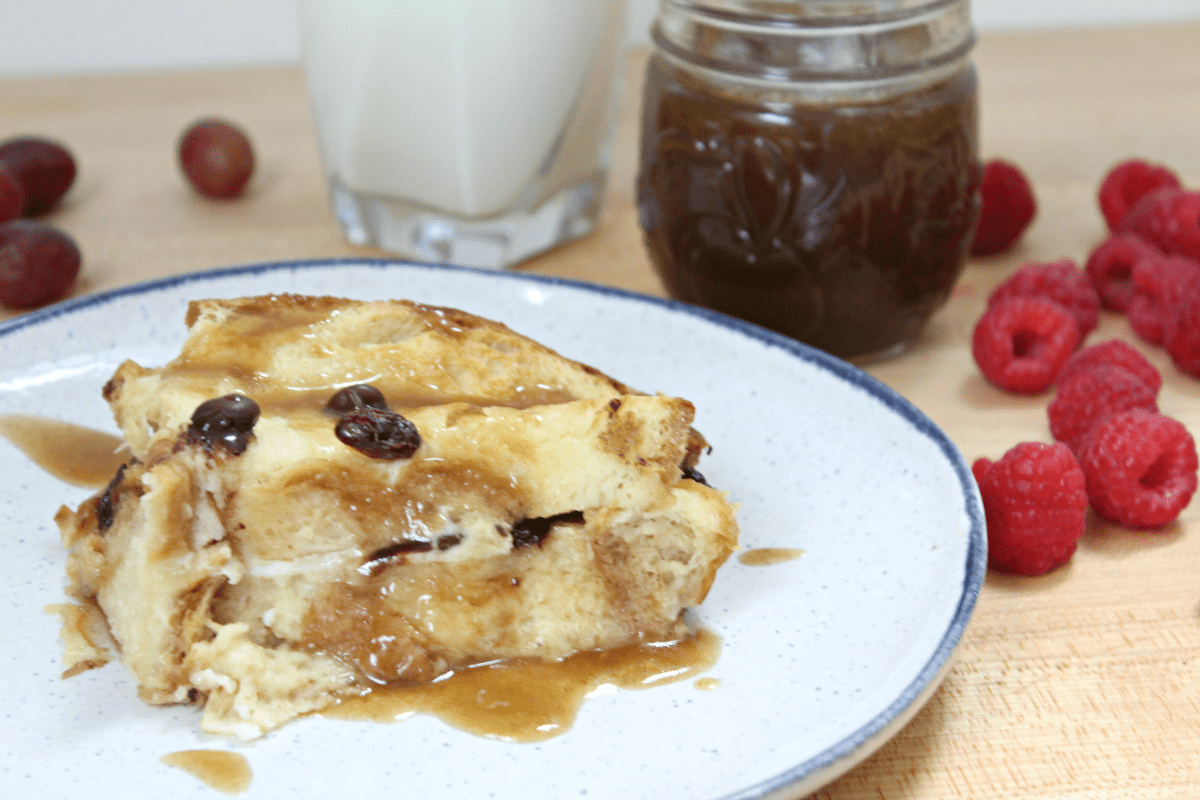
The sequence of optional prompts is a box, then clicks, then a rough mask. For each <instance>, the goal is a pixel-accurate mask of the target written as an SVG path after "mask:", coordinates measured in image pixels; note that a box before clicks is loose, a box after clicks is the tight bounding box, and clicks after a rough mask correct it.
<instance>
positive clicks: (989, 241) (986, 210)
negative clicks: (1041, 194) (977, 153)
mask: <svg viewBox="0 0 1200 800" xmlns="http://www.w3.org/2000/svg"><path fill="white" fill-rule="evenodd" d="M979 196H980V199H981V201H982V205H981V206H980V209H979V225H978V226H976V228H975V239H974V241H972V242H971V255H973V256H990V255H993V254H994V253H1000V252H1003V251H1005V250H1007V249H1008V248H1010V247H1012V245H1013V243H1014V242H1016V241H1017V239H1019V238H1021V234H1022V233H1024V232H1025V229H1026V228H1027V227H1029V223H1030V222H1031V221H1032V220H1033V215H1034V214H1035V213H1037V200H1036V199H1035V198H1034V196H1033V189H1032V188H1031V187H1030V186H1029V180H1028V179H1027V178H1026V177H1025V173H1023V172H1021V170H1020V168H1019V167H1017V165H1015V164H1011V163H1009V162H1007V161H1002V160H1000V159H995V160H993V161H989V162H987V163H986V164H984V166H983V179H982V181H981V183H980V186H979Z"/></svg>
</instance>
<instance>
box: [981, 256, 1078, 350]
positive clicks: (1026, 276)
mask: <svg viewBox="0 0 1200 800" xmlns="http://www.w3.org/2000/svg"><path fill="white" fill-rule="evenodd" d="M1029 296H1042V297H1047V298H1049V299H1051V300H1054V301H1055V302H1057V303H1059V304H1060V305H1062V306H1063V308H1065V309H1067V310H1068V311H1070V312H1071V313H1072V314H1074V315H1075V319H1076V320H1078V321H1079V333H1080V336H1087V335H1088V334H1089V333H1091V332H1092V331H1093V330H1095V328H1096V326H1097V325H1099V324H1100V297H1099V295H1097V294H1096V289H1095V287H1093V286H1092V282H1091V281H1090V280H1088V276H1087V274H1086V273H1084V272H1083V271H1082V270H1080V269H1079V267H1077V266H1076V265H1075V262H1074V261H1072V260H1071V259H1069V258H1063V259H1060V260H1058V261H1054V262H1051V263H1049V264H1026V265H1025V266H1023V267H1021V268H1020V269H1019V270H1017V271H1016V272H1014V273H1013V274H1012V277H1011V278H1009V279H1008V280H1006V281H1005V282H1004V283H1002V284H1000V285H999V286H997V287H996V289H995V291H993V292H992V294H991V296H990V297H988V306H992V305H995V304H996V303H998V302H1000V301H1002V300H1007V299H1009V298H1011V297H1029Z"/></svg>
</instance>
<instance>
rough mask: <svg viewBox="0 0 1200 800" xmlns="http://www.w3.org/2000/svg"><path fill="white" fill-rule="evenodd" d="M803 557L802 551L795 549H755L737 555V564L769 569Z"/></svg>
mask: <svg viewBox="0 0 1200 800" xmlns="http://www.w3.org/2000/svg"><path fill="white" fill-rule="evenodd" d="M803 557H804V551H803V550H800V549H799V548H795V547H755V548H752V549H750V550H743V551H742V552H740V553H738V562H739V563H741V564H745V565H746V566H748V567H769V566H771V565H772V564H782V563H783V562H785V561H795V560H796V559H798V558H803Z"/></svg>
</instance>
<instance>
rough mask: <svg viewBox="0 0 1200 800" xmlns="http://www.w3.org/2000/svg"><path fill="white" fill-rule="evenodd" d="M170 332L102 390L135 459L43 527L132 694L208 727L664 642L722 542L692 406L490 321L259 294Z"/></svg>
mask: <svg viewBox="0 0 1200 800" xmlns="http://www.w3.org/2000/svg"><path fill="white" fill-rule="evenodd" d="M187 324H188V327H189V335H188V338H187V340H186V342H185V344H184V346H183V350H182V352H181V353H180V355H179V356H178V357H177V358H176V359H175V360H173V361H171V362H170V363H168V364H166V365H165V366H163V367H161V368H156V369H147V368H144V367H141V366H139V365H137V364H135V363H132V362H126V363H125V364H123V365H122V366H121V367H120V368H119V369H118V370H117V372H116V374H115V375H114V376H113V378H112V379H111V381H109V383H108V384H107V385H106V386H105V389H104V393H105V397H106V398H107V400H108V401H109V403H110V405H111V407H112V410H113V413H114V415H115V417H116V419H117V422H118V424H119V425H120V427H121V429H122V431H123V432H124V438H125V441H126V443H127V445H128V447H129V450H130V453H131V459H130V462H129V464H127V465H126V466H125V467H124V468H123V469H122V470H121V471H120V472H119V473H118V474H117V475H116V476H115V477H114V478H113V481H112V482H111V483H110V485H109V486H108V488H107V489H106V490H105V491H103V492H101V493H100V494H98V495H97V496H96V497H94V498H92V499H91V500H89V501H86V502H84V503H83V504H82V505H81V506H80V507H79V508H78V509H77V510H74V511H72V510H70V509H66V508H64V509H62V510H60V512H59V515H58V517H57V521H58V523H59V526H60V528H61V530H62V533H63V538H64V543H65V545H66V546H67V547H68V548H69V550H70V554H69V558H68V575H69V578H70V582H71V588H72V593H73V594H74V595H75V596H76V597H77V598H78V599H79V600H80V601H82V603H83V606H84V607H90V608H98V609H99V611H101V612H102V614H103V619H104V620H105V622H106V624H107V628H108V630H109V631H110V632H111V635H112V639H113V640H114V641H115V643H116V646H117V648H118V649H119V651H120V654H121V660H122V661H123V662H124V663H125V665H126V666H127V668H128V669H129V670H130V671H131V672H132V673H133V674H134V676H136V678H137V681H138V684H139V692H140V694H141V696H142V697H143V699H145V700H146V701H148V702H151V703H159V704H164V703H184V702H192V703H202V704H203V707H204V715H203V722H202V726H203V728H204V729H205V730H206V731H208V732H212V733H217V734H230V735H236V736H239V737H241V738H253V737H255V736H258V735H261V734H262V733H264V732H266V731H268V730H271V729H272V728H275V727H277V726H278V725H280V724H282V723H284V722H286V721H287V720H289V719H291V718H293V717H295V716H297V715H300V714H303V713H307V712H310V711H315V710H319V709H321V708H324V707H326V706H328V705H330V704H331V703H335V702H337V700H338V699H339V698H341V697H345V696H352V695H360V694H363V693H366V692H368V691H370V690H371V688H372V687H374V686H377V685H380V684H390V683H398V682H413V681H429V680H432V679H433V678H435V677H437V676H438V675H440V674H442V673H444V672H445V671H447V670H449V669H453V668H455V667H457V666H463V665H468V664H472V663H477V662H481V661H488V660H493V659H511V658H536V659H547V660H556V659H561V658H563V657H565V656H567V655H569V654H571V653H573V652H577V651H581V650H588V649H594V648H609V647H615V646H620V645H624V644H629V643H634V642H642V641H655V640H669V639H673V638H678V637H679V636H681V635H682V634H683V633H684V632H685V630H684V623H683V611H684V609H686V608H687V607H689V606H694V605H696V604H699V603H700V602H701V600H703V598H704V596H705V594H706V593H707V591H708V589H709V587H710V585H711V584H712V581H713V579H714V575H715V572H716V570H717V568H718V567H719V566H720V565H721V563H722V562H723V561H724V560H725V559H726V558H727V557H728V555H729V554H730V552H731V551H732V550H733V549H734V548H735V547H736V539H737V527H736V522H735V518H734V512H733V508H732V507H731V505H730V504H729V502H728V501H727V499H726V498H725V496H724V494H723V493H721V492H718V491H716V490H714V489H712V488H710V487H709V486H707V485H706V484H705V483H704V482H703V479H702V478H701V477H700V475H699V473H698V472H696V471H695V466H696V461H697V459H698V458H699V456H700V454H701V451H702V450H703V449H704V447H705V443H704V440H703V439H702V438H701V436H700V435H699V434H698V433H697V432H696V431H695V430H694V429H693V428H692V427H691V422H692V417H693V412H694V409H693V407H692V405H691V403H689V402H688V401H687V400H683V399H680V398H675V397H667V396H662V395H645V394H641V393H639V392H636V391H634V390H632V389H631V388H629V387H628V386H625V385H624V384H622V383H620V382H618V381H616V380H613V379H612V378H609V377H607V376H606V375H603V374H601V373H600V372H598V371H597V370H595V369H592V368H590V367H587V366H585V365H582V364H579V363H577V362H574V361H571V360H569V359H566V358H564V357H562V356H560V355H558V354H557V353H555V352H554V351H552V350H550V349H548V348H546V347H543V346H542V345H540V344H538V343H536V342H534V341H532V340H530V339H528V338H525V337H523V336H520V335H518V334H516V333H514V332H513V331H511V330H509V329H508V328H506V327H505V326H503V325H501V324H499V323H495V322H491V321H488V320H485V319H482V318H480V317H476V316H473V315H471V314H467V313H464V312H461V311H456V310H452V309H447V308H434V307H430V306H424V305H420V304H416V303H411V302H406V301H388V302H359V301H351V300H343V299H337V298H328V297H301V296H266V297H252V298H242V299H237V300H207V301H200V302H196V303H193V304H192V305H191V307H190V308H189V311H188V317H187ZM78 617H79V615H75V616H68V615H65V616H64V620H66V623H65V625H64V629H67V628H70V627H71V625H72V623H71V620H72V619H77V618H78ZM68 633H71V632H70V631H68ZM75 633H77V632H75ZM67 638H68V639H69V640H76V641H77V640H79V638H80V637H79V636H77V635H74V634H72V635H71V636H69V637H67ZM77 650H78V649H77ZM82 651H83V652H85V653H90V651H88V648H86V647H84V648H82ZM79 658H80V660H81V662H83V661H86V663H82V666H81V665H72V664H68V665H67V666H68V669H69V670H70V669H72V668H74V669H79V668H85V667H87V666H92V665H95V664H97V663H101V659H97V658H95V657H94V653H91V654H89V655H88V657H87V658H86V659H85V658H84V656H79Z"/></svg>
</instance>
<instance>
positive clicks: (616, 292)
mask: <svg viewBox="0 0 1200 800" xmlns="http://www.w3.org/2000/svg"><path fill="white" fill-rule="evenodd" d="M343 266H345V267H354V268H366V269H380V270H388V269H391V268H395V267H402V268H406V269H417V270H429V271H446V272H452V273H464V274H475V275H482V276H487V277H488V278H494V279H496V280H512V281H520V282H524V283H529V284H536V285H543V286H561V287H569V288H571V289H576V290H581V291H585V292H590V293H595V294H599V295H607V296H611V297H614V298H619V299H622V300H626V301H631V302H634V303H644V304H646V305H647V306H654V307H660V308H664V309H669V310H671V311H673V312H679V313H684V314H688V315H692V316H694V317H697V318H700V319H702V320H704V321H706V322H708V323H711V324H712V325H716V326H720V327H723V328H728V329H731V330H733V331H735V332H737V333H740V334H741V335H743V336H745V337H748V338H751V339H754V340H757V341H759V342H761V343H763V344H765V345H768V346H769V347H772V348H779V349H781V350H783V351H785V352H787V353H788V354H790V355H792V356H794V357H796V358H798V359H801V360H803V361H806V362H809V363H811V364H814V365H816V366H818V367H819V368H820V369H823V370H825V371H827V372H829V373H832V374H833V375H834V376H836V377H837V378H839V379H840V380H842V381H844V382H846V383H849V384H851V385H853V386H855V387H857V388H858V389H860V390H862V391H863V392H866V393H867V394H869V395H870V396H871V397H873V398H874V399H876V400H877V401H879V402H880V403H882V404H883V405H884V406H886V407H887V408H888V409H889V410H890V411H892V412H893V413H895V414H897V415H899V416H900V417H902V418H903V419H904V420H905V421H907V423H908V424H910V425H911V426H912V427H913V428H914V429H915V430H917V431H918V432H919V433H920V434H921V435H922V436H924V437H926V438H927V439H929V440H930V441H931V442H933V443H934V444H935V445H936V447H937V448H938V449H939V450H940V451H941V453H942V454H943V456H944V457H945V459H946V461H947V462H949V464H951V465H952V466H953V470H954V473H955V475H956V477H957V480H958V482H959V485H960V489H961V492H962V497H963V498H964V499H965V513H966V515H967V517H968V520H969V531H968V542H967V547H966V564H965V568H964V573H963V585H962V587H961V594H960V596H959V599H958V604H957V607H956V609H955V610H954V613H953V615H952V617H951V619H950V621H949V624H948V625H947V627H946V629H945V632H944V634H943V635H942V637H941V640H940V642H939V643H938V645H937V646H936V647H935V649H934V650H933V652H932V653H931V654H930V656H929V657H928V660H927V661H926V662H925V664H924V666H923V667H922V668H921V669H920V670H919V672H918V673H917V674H916V676H915V677H914V678H913V679H912V680H911V682H910V683H909V684H908V686H907V687H906V688H905V689H904V690H903V691H902V692H901V693H900V694H899V695H898V696H896V697H895V699H894V700H893V701H892V702H891V703H890V704H889V705H888V706H887V707H886V708H884V709H883V710H881V711H880V712H879V713H878V714H876V715H875V716H874V718H872V719H870V720H869V721H868V722H866V723H865V724H863V725H861V726H860V727H859V728H858V729H857V730H854V731H853V732H852V733H850V734H849V735H846V736H844V737H843V738H841V739H840V740H838V741H836V742H834V743H832V744H830V745H828V746H827V747H825V748H824V749H823V750H821V751H820V752H819V753H817V754H816V755H814V756H812V757H811V758H808V759H806V760H805V761H803V762H802V763H799V764H796V765H795V766H793V767H791V768H790V769H786V770H783V771H781V772H779V773H778V774H776V775H774V776H773V777H771V778H770V779H768V780H763V781H760V782H758V783H756V784H755V785H753V786H750V787H748V788H746V789H744V790H742V791H738V792H735V793H732V794H726V795H724V796H723V797H722V799H721V800H752V799H754V800H762V799H763V798H776V797H779V798H783V797H796V796H799V795H797V794H795V792H797V791H802V792H804V793H807V792H809V791H814V790H816V789H817V788H819V787H820V786H821V785H823V784H824V783H826V782H828V781H830V780H833V779H834V778H836V777H838V776H839V775H840V774H842V773H843V772H845V771H846V770H848V769H850V768H852V767H853V766H854V765H855V764H857V763H858V762H859V761H861V760H862V758H865V757H866V755H869V753H870V752H871V751H873V750H874V749H875V748H877V747H878V746H880V745H881V744H883V742H884V741H886V740H887V738H890V736H891V735H892V734H894V733H895V732H896V730H898V729H899V727H901V726H902V725H903V724H905V723H906V722H907V721H908V719H909V718H911V716H912V715H913V714H915V713H916V711H917V710H919V708H920V707H921V705H923V703H924V701H925V700H926V699H928V696H929V695H930V694H931V693H932V692H933V690H934V689H936V687H937V685H938V684H939V683H940V680H941V678H942V677H944V675H945V673H946V671H947V670H948V668H949V666H950V659H951V656H952V654H953V652H954V650H955V649H956V647H957V646H958V644H959V642H960V640H961V638H962V636H963V633H964V631H965V629H966V626H967V623H968V621H969V619H970V617H971V614H972V612H973V610H974V607H975V603H976V600H977V598H978V596H979V592H980V589H981V586H982V584H983V579H984V576H985V574H986V566H987V564H986V562H987V558H986V550H987V546H986V528H985V522H984V516H983V511H982V505H981V503H980V502H979V499H978V493H977V490H976V487H975V482H974V479H973V477H972V476H971V473H970V469H969V468H968V466H967V464H966V462H965V461H964V460H963V458H962V456H961V454H960V453H959V452H958V450H957V448H956V447H955V446H954V444H953V443H952V442H951V441H950V440H949V438H948V437H947V436H946V434H945V433H944V432H943V431H941V429H939V428H938V427H937V426H936V425H935V424H934V423H933V422H932V421H931V420H930V419H929V418H928V417H926V416H925V414H923V413H922V412H921V411H920V410H918V409H917V408H916V407H915V406H913V405H912V404H911V403H910V402H909V401H908V400H906V399H905V398H903V397H902V396H900V395H899V394H898V393H896V392H895V391H894V390H892V389H891V388H889V387H888V386H886V385H885V384H883V383H881V382H880V381H878V380H877V379H875V378H873V377H871V376H870V375H868V374H866V373H865V372H863V371H861V370H859V369H857V368H856V367H854V366H852V365H850V364H848V363H847V362H845V361H842V360H840V359H838V358H835V357H833V356H830V355H828V354H827V353H824V352H822V351H819V350H816V349H814V348H812V347H809V346H808V345H805V344H802V343H800V342H797V341H795V340H793V339H790V338H787V337H785V336H782V335H780V334H777V333H774V332H772V331H768V330H766V329H763V328H760V327H758V326H756V325H753V324H751V323H748V322H745V321H742V320H739V319H735V318H732V317H729V316H726V315H724V314H720V313H718V312H714V311H711V310H708V309H705V308H700V307H696V306H691V305H687V304H684V303H680V302H678V301H674V300H668V299H662V298H658V297H652V296H647V295H641V294H637V293H634V292H630V291H626V290H623V289H616V288H611V287H605V286H599V285H595V284H589V283H585V282H581V281H576V280H570V279H565V278H558V277H551V276H543V275H534V274H527V273H521V272H504V271H490V270H480V269H473V268H468V267H458V266H452V265H446V264H429V263H420V262H410V261H399V260H381V259H353V258H347V259H343V258H337V259H317V260H302V261H280V262H269V263H261V264H248V265H242V266H233V267H226V268H221V269H214V270H206V271H202V272H195V273H188V274H184V275H177V276H172V277H167V278H161V279H157V280H151V281H146V282H142V283H137V284H133V285H129V286H125V287H121V288H118V289H114V290H110V291H107V292H102V293H98V294H94V295H89V296H85V297H79V298H74V299H70V300H66V301H63V302H61V303H58V304H56V305H53V306H50V307H47V308H43V309H39V310H35V311H32V312H29V313H27V314H25V315H23V316H20V317H16V318H14V319H11V320H7V321H4V322H0V337H6V336H9V335H11V334H13V333H15V332H17V331H20V330H23V329H25V328H29V327H31V326H37V325H39V324H43V323H46V322H48V321H50V320H53V319H56V318H58V317H61V316H64V315H69V314H73V313H76V312H79V311H81V310H84V309H89V308H92V307H98V306H102V305H104V304H107V303H111V302H113V301H115V300H117V299H119V298H123V297H128V296H133V295H141V294H147V293H152V292H155V291H160V290H164V289H171V288H175V287H180V286H184V285H187V284H191V283H196V284H203V283H205V282H208V281H213V280H217V279H225V278H231V277H233V278H236V277H238V276H258V275H263V274H267V273H274V272H285V271H290V272H295V273H298V272H301V271H304V270H309V269H335V268H338V267H343Z"/></svg>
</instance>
